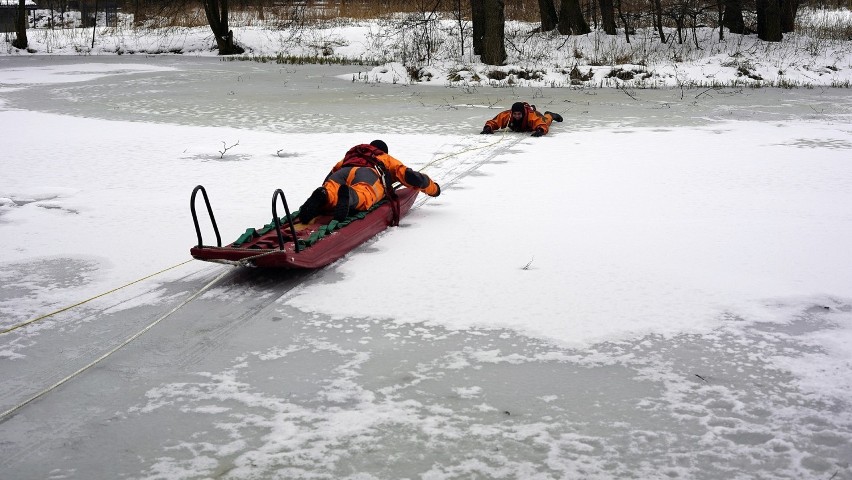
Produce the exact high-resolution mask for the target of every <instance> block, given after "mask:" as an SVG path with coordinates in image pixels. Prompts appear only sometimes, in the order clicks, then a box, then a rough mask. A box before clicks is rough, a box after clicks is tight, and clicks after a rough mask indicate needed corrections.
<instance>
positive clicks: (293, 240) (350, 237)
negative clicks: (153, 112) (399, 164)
mask: <svg viewBox="0 0 852 480" xmlns="http://www.w3.org/2000/svg"><path fill="white" fill-rule="evenodd" d="M199 191H200V192H201V193H202V195H203V197H204V203H205V205H206V207H207V213H208V214H209V216H210V221H211V223H212V224H213V230H214V232H215V233H216V246H210V245H204V243H203V241H202V239H201V229H200V228H199V226H198V216H197V215H196V213H195V197H196V194H197V193H198V192H199ZM394 193H395V194H394V195H392V196H391V198H385V199H384V200H382V201H381V202H379V203H377V204H376V205H375V206H374V207H373V208H372V209H370V210H369V211H367V212H354V213H353V215H350V216H349V217H347V218H346V219H345V220H343V221H342V222H338V221H336V220H333V219H332V217H331V215H320V216H319V217H316V218H315V219H314V220H312V221H311V222H310V223H308V224H307V225H305V224H302V223H298V221H297V218H298V213H299V212H298V211H296V212H293V213H292V214H291V213H290V208H289V207H288V206H287V199H286V198H285V197H284V192H283V191H282V190H281V189H278V190H276V191H275V193H274V194H273V195H272V221H271V222H270V223H268V224H266V225H264V226H263V227H261V228H249V229H247V230H246V231H245V233H243V234H242V235H240V238H238V239H237V240H235V241H234V242H232V243H230V244H228V245H226V246H224V247H223V246H222V240H221V237H220V236H219V228H218V227H217V226H216V219H215V218H214V217H213V209H212V208H211V206H210V200H209V199H208V197H207V192H206V191H205V190H204V187H202V186H201V185H198V186H197V187H195V189H194V190H193V191H192V197H191V198H190V209H191V211H192V221H193V223H194V224H195V233H196V235H197V236H198V244H197V245H196V246H195V247H192V248H191V249H190V250H189V253H190V255H192V257H193V258H196V259H198V260H204V261H208V262H218V263H228V264H233V265H249V266H256V267H270V268H287V269H294V268H303V269H311V268H320V267H324V266H326V265H328V264H330V263H331V262H333V261H335V260H337V259H339V258H340V257H342V256H344V255H346V253H348V252H349V251H350V250H352V249H353V248H355V247H357V246H358V245H360V244H362V243H364V242H365V241H367V240H369V239H370V238H372V237H373V236H375V235H376V234H378V233H379V232H381V231H383V230H384V229H386V228H387V227H388V226H391V225H397V224H399V219H400V218H402V217H403V216H404V215H405V214H406V213H408V211H409V210H410V209H411V206H412V205H413V204H414V200H415V198H416V197H417V194H418V193H419V191H418V190H416V189H412V188H406V187H400V188H398V189H396V190H394ZM279 196H280V197H281V202H282V203H283V205H284V210H285V214H286V215H285V216H284V217H280V218H279V217H278V212H277V209H276V204H277V202H276V200H277V199H278V197H279Z"/></svg>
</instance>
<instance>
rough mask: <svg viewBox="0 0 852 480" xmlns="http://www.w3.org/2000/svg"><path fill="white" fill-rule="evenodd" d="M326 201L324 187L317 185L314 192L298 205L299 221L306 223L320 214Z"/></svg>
mask: <svg viewBox="0 0 852 480" xmlns="http://www.w3.org/2000/svg"><path fill="white" fill-rule="evenodd" d="M327 201H328V194H327V193H326V192H325V188H323V187H319V188H317V189H316V190H314V193H312V194H311V196H310V197H309V198H308V200H307V201H306V202H305V204H304V205H302V206H301V207H299V222H301V223H304V224H307V223H309V222H310V221H311V220H313V219H314V217H316V216H317V215H319V214H320V212H321V211H322V208H323V207H324V206H325V203H326V202H327Z"/></svg>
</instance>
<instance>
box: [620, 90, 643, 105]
mask: <svg viewBox="0 0 852 480" xmlns="http://www.w3.org/2000/svg"><path fill="white" fill-rule="evenodd" d="M619 90H621V91H622V92H624V93H625V94H627V96H628V97H630V98H632V99H633V100H636V101H637V102H638V101H639V99H638V98H636V97H634V96H633V94H632V93H630V92H628V91H627V89H625V88H624V87H621V88H619Z"/></svg>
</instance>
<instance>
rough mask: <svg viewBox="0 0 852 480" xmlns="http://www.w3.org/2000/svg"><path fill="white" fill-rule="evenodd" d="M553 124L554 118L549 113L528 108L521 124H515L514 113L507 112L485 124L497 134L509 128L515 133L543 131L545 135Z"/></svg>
mask: <svg viewBox="0 0 852 480" xmlns="http://www.w3.org/2000/svg"><path fill="white" fill-rule="evenodd" d="M551 123H553V117H551V116H550V114H549V113H545V114H541V113H539V112H538V111H537V110H535V109H534V108H532V107H530V106H527V107H526V109H525V111H524V118H522V119H521V121H520V122H519V123H515V121H514V120H512V111H511V110H506V111H503V112H500V113H498V114H497V116H496V117H494V118H492V119H491V120H488V121H487V122H485V126H486V127H490V128H491V130H493V131H495V132H496V131H497V130H500V129H501V128H508V129H509V130H512V131H513V132H534V131H535V130H541V131H542V133H543V134H546V133H547V132H548V130H550V124H551Z"/></svg>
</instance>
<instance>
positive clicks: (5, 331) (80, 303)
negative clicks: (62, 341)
mask: <svg viewBox="0 0 852 480" xmlns="http://www.w3.org/2000/svg"><path fill="white" fill-rule="evenodd" d="M191 261H192V259H190V260H187V261H185V262H181V263H178V264H177V265H172V266H171V267H168V268H164V269H162V270H160V271H159V272H156V273H152V274H150V275H147V276H144V277H142V278H140V279H139V280H134V281H132V282H130V283H128V284H125V285H122V286H120V287H117V288H113V289H112V290H110V291H108V292H104V293H101V294H99V295H95V296H94V297H91V298H87V299H85V300H83V301H82V302H77V303H75V304H74V305H68V306H67V307H64V308H60V309H59V310H56V311H54V312H50V313H48V314H46V315H42V316H40V317H38V318H34V319H32V320H27V321H26V322H21V323H19V324H17V325H12V326H11V327H9V328H6V329H3V330H0V335H3V334H4V333H9V332H11V331H14V330H17V329H19V328H21V327H25V326H27V325H29V324H31V323H33V322H37V321H39V320H44V319H45V318H48V317H52V316H53V315H56V314H57V313H62V312H64V311H65V310H70V309H72V308H74V307H79V306H80V305H82V304H84V303H87V302H91V301H92V300H94V299H96V298H100V297H103V296H104V295H109V294H110V293H113V292H117V291H119V290H121V289H122V288H125V287H129V286H131V285H133V284H135V283H139V282H141V281H142V280H147V279H149V278H151V277H153V276H156V275H159V274H161V273H163V272H167V271H169V270H172V269H174V268H177V267H180V266H181V265H185V264H187V263H189V262H191Z"/></svg>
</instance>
